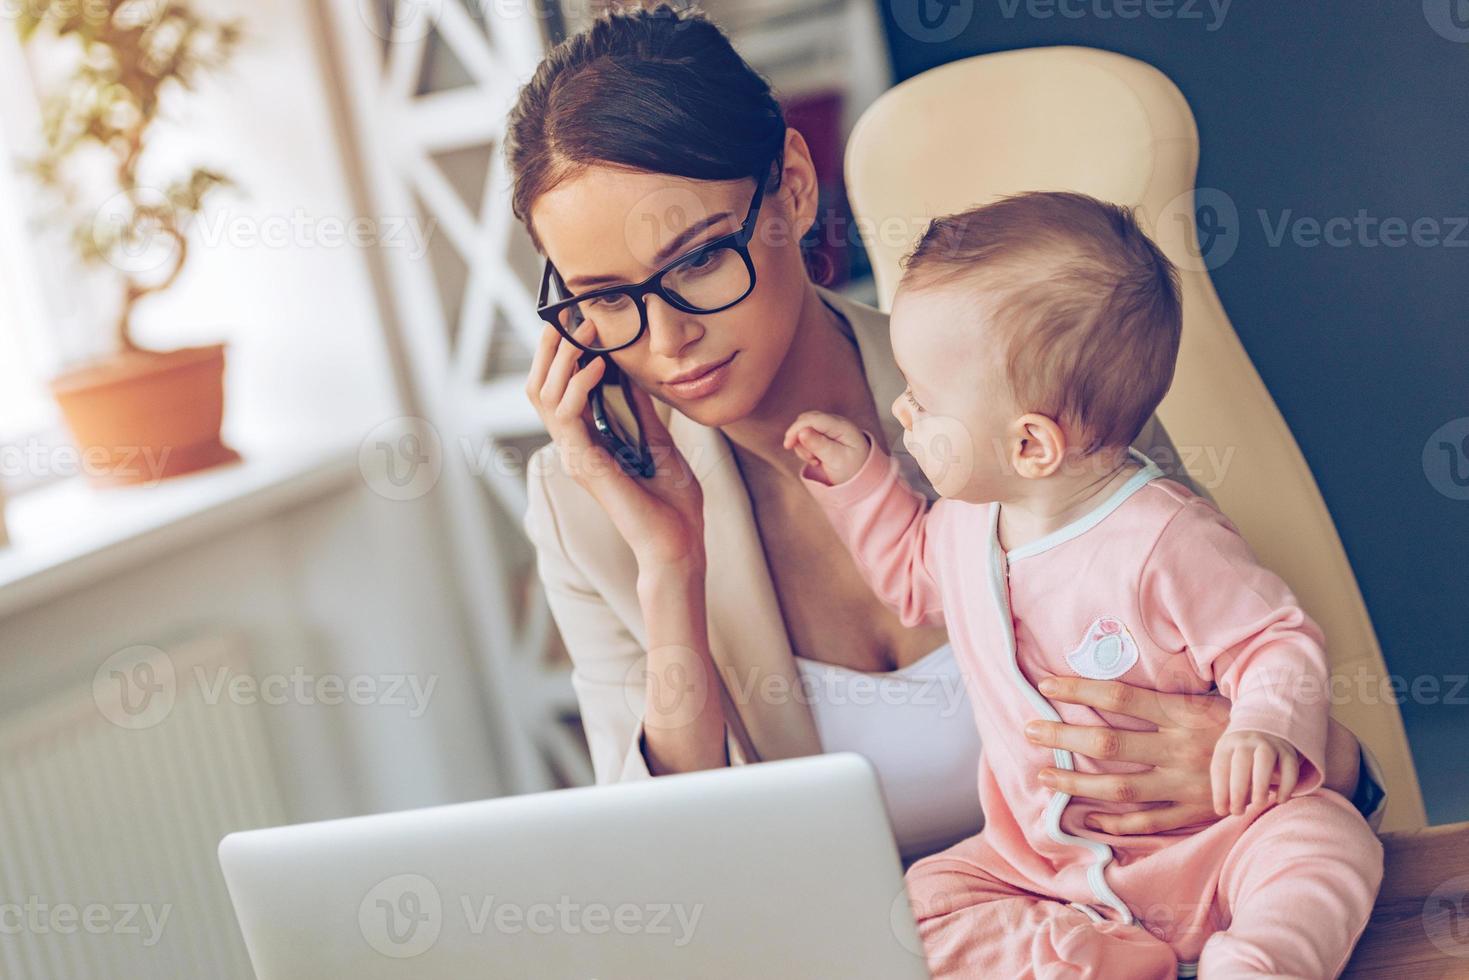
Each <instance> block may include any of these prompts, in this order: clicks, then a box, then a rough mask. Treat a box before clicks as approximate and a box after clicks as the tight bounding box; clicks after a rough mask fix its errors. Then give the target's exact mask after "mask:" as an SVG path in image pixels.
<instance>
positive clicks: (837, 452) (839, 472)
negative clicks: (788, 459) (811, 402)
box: [784, 412, 868, 487]
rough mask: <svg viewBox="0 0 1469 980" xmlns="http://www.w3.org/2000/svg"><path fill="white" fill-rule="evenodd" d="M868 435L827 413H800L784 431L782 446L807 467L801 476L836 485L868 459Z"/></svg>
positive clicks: (848, 478)
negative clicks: (791, 451) (792, 451)
mask: <svg viewBox="0 0 1469 980" xmlns="http://www.w3.org/2000/svg"><path fill="white" fill-rule="evenodd" d="M867 439H868V436H867V433H865V432H863V431H862V430H861V429H859V428H857V426H856V425H854V424H853V423H852V422H851V421H850V420H848V419H844V418H842V417H841V416H840V415H832V414H830V413H828V412H802V413H801V414H800V415H798V416H797V417H796V421H794V422H792V423H791V427H790V428H789V429H786V435H785V442H784V445H785V447H786V448H787V449H790V450H794V451H795V454H796V455H797V456H799V457H801V460H802V462H804V463H805V464H806V470H805V472H804V473H803V475H804V476H809V477H812V478H813V479H816V480H819V481H821V482H822V483H825V484H826V485H827V486H829V487H830V486H835V485H836V484H838V483H845V482H846V481H848V480H850V479H851V478H852V477H854V476H856V475H857V471H858V470H859V469H861V468H862V464H863V463H864V462H865V461H866V460H867V451H868V447H867Z"/></svg>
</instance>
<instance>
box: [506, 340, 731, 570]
mask: <svg viewBox="0 0 1469 980" xmlns="http://www.w3.org/2000/svg"><path fill="white" fill-rule="evenodd" d="M591 337H592V331H591V327H590V325H589V324H582V326H581V327H580V328H579V330H578V331H577V338H578V339H585V340H590V339H591ZM581 353H582V351H581V350H580V349H579V348H578V347H577V346H576V345H575V344H572V343H571V342H570V341H568V340H566V339H565V338H564V337H562V336H561V335H560V334H559V333H557V332H556V330H555V329H554V328H552V327H550V326H547V327H546V329H545V332H544V333H543V334H542V335H541V341H540V343H539V344H538V345H537V347H536V352H535V357H534V359H533V360H532V362H531V368H530V375H529V377H528V378H527V379H526V386H525V393H526V396H527V397H528V398H530V401H531V404H532V405H533V406H535V409H536V412H537V413H538V414H539V415H540V416H541V421H542V422H543V423H544V424H545V426H546V431H548V432H549V433H550V434H551V439H552V441H553V442H554V443H555V444H556V451H557V454H558V455H559V457H560V459H561V465H562V466H563V467H565V469H566V471H567V472H568V473H569V474H570V475H571V477H572V478H573V479H574V480H576V482H577V483H578V484H580V485H581V486H582V487H584V488H586V490H587V491H588V492H589V493H591V494H592V496H593V497H595V498H596V500H597V502H598V503H599V504H601V506H602V508H603V510H605V511H606V512H607V515H608V517H609V518H610V519H611V521H612V523H613V525H614V526H615V527H616V528H617V530H618V532H619V533H620V534H621V535H622V537H623V538H624V539H625V540H626V541H627V543H628V544H629V545H630V546H631V547H632V549H633V552H634V554H636V555H637V558H638V566H639V568H640V569H643V570H644V571H645V572H651V571H653V570H658V571H660V572H662V571H667V570H669V569H670V568H685V569H690V570H692V569H694V568H697V569H700V570H702V568H703V567H704V494H703V491H702V489H701V488H700V486H699V481H698V479H697V478H695V476H694V473H693V470H692V469H691V468H690V467H689V465H688V463H687V461H685V459H684V458H683V454H682V453H680V452H679V451H678V448H677V447H676V446H675V445H674V443H673V439H672V437H670V436H669V434H668V429H667V428H666V427H665V426H664V425H663V421H662V420H661V419H660V418H659V417H658V414H657V412H655V411H654V405H653V399H652V396H651V395H649V394H648V393H647V392H646V391H644V390H643V389H642V388H640V387H638V386H637V385H636V384H631V385H629V386H628V387H629V389H630V391H631V397H632V399H633V400H634V401H635V402H636V405H637V411H638V417H639V419H640V421H641V424H642V426H643V428H644V432H645V435H646V438H647V441H648V448H649V450H650V452H651V453H652V455H653V458H654V461H655V463H656V472H655V474H654V475H653V476H652V477H651V478H649V479H638V478H634V477H632V476H629V475H628V474H627V473H626V472H625V471H624V470H623V469H622V467H621V466H620V465H618V463H617V460H615V459H614V458H613V457H612V454H611V453H609V452H608V451H607V449H606V448H605V447H603V446H602V444H601V442H600V440H599V438H598V436H597V434H596V431H595V429H594V428H593V425H592V420H591V409H590V407H589V402H588V400H589V397H590V395H591V392H592V389H593V388H595V387H596V386H597V385H598V384H599V383H600V382H601V381H602V379H603V375H604V374H605V372H606V370H607V358H606V357H596V358H593V359H592V360H591V363H589V364H587V366H586V367H578V358H579V356H580V355H581Z"/></svg>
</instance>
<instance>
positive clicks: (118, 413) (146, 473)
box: [51, 344, 240, 486]
mask: <svg viewBox="0 0 1469 980" xmlns="http://www.w3.org/2000/svg"><path fill="white" fill-rule="evenodd" d="M51 393H52V394H53V395H55V397H56V401H57V403H58V404H59V405H60V406H61V414H62V416H63V417H64V418H65V419H66V425H67V428H68V429H70V430H71V435H72V438H73V439H74V440H75V441H76V444H77V448H78V449H79V450H80V451H81V453H82V464H83V468H84V469H85V471H86V473H87V476H88V478H89V479H90V480H91V481H92V482H93V483H95V484H98V485H101V486H118V485H124V484H136V483H153V482H156V481H158V480H162V479H165V478H167V477H171V476H179V475H180V474H183V473H192V472H194V471H196V470H202V469H205V468H207V467H210V466H217V465H218V464H220V463H228V462H233V461H235V460H238V459H239V458H240V455H239V453H237V452H235V451H234V450H233V449H231V448H229V447H228V446H226V445H225V444H224V443H223V442H221V441H220V438H219V429H220V424H221V423H222V422H223V420H224V345H223V344H213V345H211V346H208V347H184V348H180V349H179V350H171V351H142V350H135V351H126V352H124V353H121V354H116V355H114V356H112V357H109V358H105V359H103V360H100V361H96V362H93V363H91V364H87V365H85V366H83V367H79V368H77V369H75V370H72V371H68V372H66V373H64V374H62V375H60V376H58V377H56V378H54V379H52V381H51Z"/></svg>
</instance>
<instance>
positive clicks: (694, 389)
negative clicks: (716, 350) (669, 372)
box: [663, 351, 739, 398]
mask: <svg viewBox="0 0 1469 980" xmlns="http://www.w3.org/2000/svg"><path fill="white" fill-rule="evenodd" d="M738 354H739V351H735V352H734V354H731V355H729V356H728V357H726V358H725V359H724V360H722V361H720V362H718V363H717V364H715V365H714V366H713V367H711V368H710V369H709V370H708V371H705V372H704V373H703V374H701V375H699V376H698V377H697V378H691V379H690V380H688V381H665V382H663V386H664V387H665V388H667V389H668V390H669V391H671V392H673V394H675V395H677V396H678V397H679V398H707V397H709V396H710V395H712V394H714V393H715V392H716V391H718V390H719V389H720V388H723V387H724V383H725V382H726V381H728V380H729V370H730V364H731V363H733V361H734V359H735V357H736V355H738Z"/></svg>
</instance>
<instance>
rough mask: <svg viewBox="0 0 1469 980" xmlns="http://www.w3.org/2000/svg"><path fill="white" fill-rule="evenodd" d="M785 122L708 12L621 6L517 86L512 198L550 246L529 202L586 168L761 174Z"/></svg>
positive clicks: (779, 145) (510, 152)
mask: <svg viewBox="0 0 1469 980" xmlns="http://www.w3.org/2000/svg"><path fill="white" fill-rule="evenodd" d="M785 132H786V123H785V115H784V113H782V111H781V108H780V105H779V103H777V102H776V100H775V96H774V95H773V94H772V93H771V91H770V85H769V83H768V82H766V81H765V79H763V78H761V77H760V75H759V74H757V73H756V72H755V70H754V69H752V68H751V67H750V66H749V65H748V64H746V63H745V61H744V59H743V58H741V57H740V56H739V55H738V54H736V53H735V50H734V48H733V47H732V46H731V45H730V43H729V39H728V38H727V37H725V36H724V34H723V33H722V32H721V31H720V30H719V28H718V27H716V26H715V25H714V24H713V23H712V22H710V21H709V20H708V19H707V18H705V17H704V16H703V15H702V14H698V13H690V12H686V11H680V10H677V9H675V8H674V7H672V6H670V5H668V4H666V3H663V4H659V5H658V6H656V7H654V8H652V9H651V10H646V9H640V10H631V11H627V10H622V11H613V12H612V13H609V14H603V15H602V16H600V17H598V18H597V20H596V21H595V22H594V23H593V24H592V26H591V27H590V28H588V29H587V30H585V31H583V32H582V33H580V34H576V35H573V36H572V37H569V38H567V39H566V40H565V41H562V42H561V43H560V44H558V45H557V46H556V47H555V48H554V49H552V50H551V52H550V53H549V54H547V55H546V57H545V59H544V60H543V61H542V62H541V64H540V66H539V67H538V68H537V69H536V73H535V75H534V76H532V77H531V80H530V81H529V82H527V83H526V84H525V86H524V87H523V88H522V89H521V90H520V95H519V97H518V98H517V99H516V102H515V108H514V109H512V110H511V111H510V117H509V121H508V125H507V132H506V137H505V155H506V160H507V162H508V163H509V166H510V173H511V175H512V179H513V187H512V191H511V207H512V209H513V210H514V212H515V216H516V217H517V218H519V219H520V221H521V223H522V224H524V225H525V227H526V229H527V230H528V231H529V232H530V234H531V239H532V241H533V242H534V243H535V246H536V248H537V249H541V250H542V251H544V249H542V248H541V243H540V240H539V238H537V236H536V233H535V229H534V228H533V227H531V222H530V208H531V205H532V204H533V203H534V202H535V200H536V199H537V198H538V197H540V196H541V195H542V194H544V193H546V192H547V191H549V190H550V189H551V188H553V187H555V186H556V185H557V184H559V183H560V182H561V181H562V180H564V179H566V178H567V177H569V176H571V175H573V174H575V173H576V172H577V171H578V170H580V169H583V168H585V167H588V166H593V165H596V164H611V165H613V166H621V167H627V168H629V169H632V170H640V171H644V172H648V173H662V174H670V175H673V176H676V177H688V178H692V179H695V180H736V179H739V178H742V177H755V176H757V175H760V174H762V173H766V172H768V168H769V167H770V166H771V165H772V164H773V163H774V164H779V162H780V161H781V160H782V158H783V150H784V147H785ZM774 183H775V186H779V183H780V176H779V167H778V166H777V167H776V177H775V182H774Z"/></svg>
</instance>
